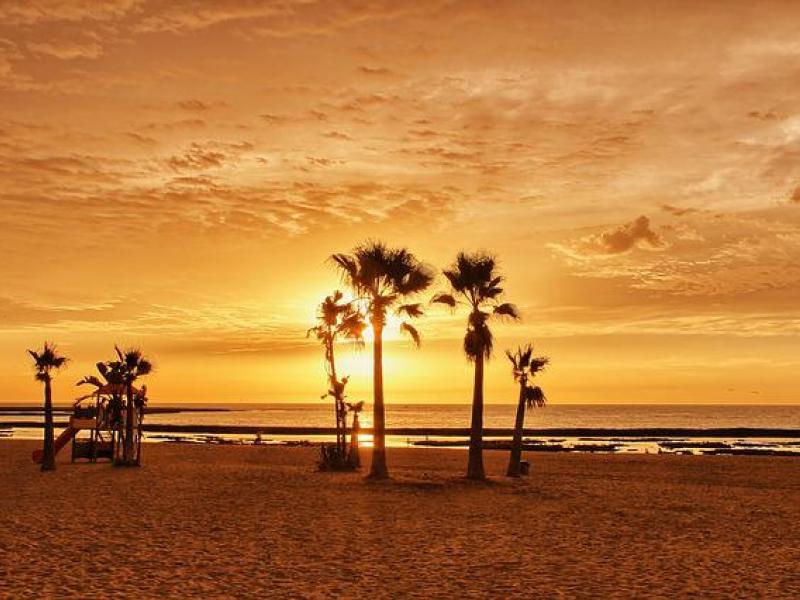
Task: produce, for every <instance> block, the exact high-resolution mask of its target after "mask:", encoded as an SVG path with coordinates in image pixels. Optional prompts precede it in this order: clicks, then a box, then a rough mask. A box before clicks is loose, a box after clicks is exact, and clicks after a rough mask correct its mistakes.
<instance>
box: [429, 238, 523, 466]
mask: <svg viewBox="0 0 800 600" xmlns="http://www.w3.org/2000/svg"><path fill="white" fill-rule="evenodd" d="M443 273H444V276H445V277H446V278H447V281H448V282H449V283H450V288H451V290H450V291H451V293H441V294H437V295H435V296H434V297H433V298H432V299H431V301H432V302H439V303H442V304H446V305H447V306H449V307H451V308H455V307H456V306H457V305H458V304H464V305H466V306H467V308H468V309H469V311H470V312H469V315H468V317H467V331H466V334H465V335H464V353H465V354H466V355H467V359H468V360H470V361H472V362H474V363H475V376H474V382H473V388H472V424H471V428H470V436H469V462H468V465H467V478H468V479H485V477H486V474H485V471H484V469H483V367H484V361H485V360H488V359H489V358H490V357H491V355H492V347H493V339H492V332H491V330H490V329H489V325H488V321H489V319H490V318H491V317H492V316H495V315H496V316H498V317H509V318H511V319H519V313H518V311H517V308H516V307H515V306H514V305H513V304H509V303H507V302H503V303H501V302H500V301H499V299H500V297H501V296H502V294H503V288H501V287H500V285H501V283H502V282H503V277H502V275H499V274H498V272H497V261H496V260H495V258H494V257H493V256H491V255H489V254H486V253H483V252H476V253H474V254H467V253H465V252H459V253H458V256H457V257H456V260H455V262H454V263H453V264H452V265H451V266H450V267H449V268H447V269H444V271H443Z"/></svg>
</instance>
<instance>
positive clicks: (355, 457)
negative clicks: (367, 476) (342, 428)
mask: <svg viewBox="0 0 800 600" xmlns="http://www.w3.org/2000/svg"><path fill="white" fill-rule="evenodd" d="M346 405H347V410H348V411H349V412H351V413H353V425H352V427H351V428H350V452H349V453H348V454H347V461H348V462H349V463H350V466H351V467H353V468H354V469H358V468H359V467H361V454H360V453H359V451H358V433H359V431H361V424H360V423H359V421H358V413H360V412H361V411H362V410H364V402H363V401H362V402H347V403H346Z"/></svg>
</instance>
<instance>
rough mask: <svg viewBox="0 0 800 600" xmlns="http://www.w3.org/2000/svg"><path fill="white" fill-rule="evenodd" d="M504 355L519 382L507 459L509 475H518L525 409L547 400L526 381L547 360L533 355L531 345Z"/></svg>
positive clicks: (515, 379) (545, 363)
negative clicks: (512, 432)
mask: <svg viewBox="0 0 800 600" xmlns="http://www.w3.org/2000/svg"><path fill="white" fill-rule="evenodd" d="M506 356H508V360H510V361H511V364H512V365H513V373H514V381H516V382H517V383H518V384H519V400H518V402H517V418H516V420H515V421H514V438H513V440H512V442H511V457H510V459H509V461H508V471H506V475H508V476H509V477H519V475H520V461H521V460H522V429H523V426H524V423H525V409H526V408H529V409H530V408H534V407H536V406H539V407H542V406H544V405H545V403H546V402H547V399H546V398H545V395H544V392H543V391H542V388H540V387H539V386H538V385H535V386H534V385H530V384H529V383H528V381H529V380H530V379H532V378H533V377H535V376H536V374H537V373H539V372H540V371H542V370H543V369H544V368H545V367H546V366H547V363H548V362H549V359H548V358H547V357H546V356H534V355H533V345H532V344H528V345H526V346H525V347H519V348H517V351H516V352H514V353H512V352H510V351H508V350H506Z"/></svg>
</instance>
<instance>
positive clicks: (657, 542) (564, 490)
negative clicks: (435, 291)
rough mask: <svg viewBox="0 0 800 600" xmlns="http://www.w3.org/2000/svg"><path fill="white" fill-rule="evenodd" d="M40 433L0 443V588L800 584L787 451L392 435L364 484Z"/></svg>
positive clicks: (526, 593) (316, 594) (308, 461)
mask: <svg viewBox="0 0 800 600" xmlns="http://www.w3.org/2000/svg"><path fill="white" fill-rule="evenodd" d="M35 447H37V444H35V443H33V442H23V441H4V442H0V597H3V598H6V597H8V598H44V597H59V598H106V597H136V598H155V597H161V598H166V597H171V598H177V597H203V598H223V597H256V596H260V597H266V598H284V597H285V598H289V597H309V598H324V597H352V598H365V597H372V598H389V597H392V598H403V597H419V598H430V597H435V598H447V597H450V598H452V597H497V598H500V597H506V598H507V597H535V596H543V597H553V598H573V597H631V596H637V597H649V598H669V597H674V596H676V595H678V596H683V597H685V596H689V595H694V596H700V597H762V598H764V597H770V598H796V597H798V595H800V572H798V564H800V502H798V501H797V498H798V492H800V461H798V460H796V459H793V458H780V457H775V458H765V457H721V456H718V457H689V456H653V455H650V456H647V455H627V456H620V455H616V456H615V455H569V454H536V455H530V457H529V458H530V459H531V460H532V461H533V463H534V468H533V474H532V476H530V477H528V478H524V479H521V480H519V481H511V480H507V479H505V478H502V477H493V478H492V480H491V481H490V482H489V483H487V484H470V483H466V482H465V481H464V480H462V479H461V478H460V475H461V472H462V469H463V465H464V460H465V454H464V452H462V451H458V450H446V449H391V450H390V455H389V459H390V465H391V466H392V468H393V472H392V474H393V481H391V482H388V483H368V482H365V481H364V480H363V478H362V477H361V476H360V475H358V474H322V473H317V472H315V470H314V461H315V458H316V449H315V448H302V447H301V448H289V447H219V446H185V445H168V444H151V445H147V446H146V447H145V453H146V454H145V459H144V460H145V466H144V467H142V468H141V469H119V468H112V467H110V466H108V465H107V464H96V465H89V464H76V465H71V464H69V463H68V462H65V461H66V456H60V457H59V458H60V463H59V469H58V470H57V471H56V472H55V473H47V474H42V473H40V472H39V471H38V470H37V468H36V467H35V466H34V465H33V464H32V463H31V462H30V459H29V456H30V451H31V450H32V449H34V448H35ZM65 454H66V453H65ZM367 458H368V457H367ZM505 461H506V454H505V453H498V452H488V453H487V468H488V470H489V472H490V473H491V474H492V475H499V474H501V473H502V471H503V468H504V465H505Z"/></svg>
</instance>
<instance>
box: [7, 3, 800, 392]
mask: <svg viewBox="0 0 800 600" xmlns="http://www.w3.org/2000/svg"><path fill="white" fill-rule="evenodd" d="M45 4H46V5H47V6H46V8H44V6H45ZM603 8H605V9H606V10H601V9H603ZM797 22H798V9H797V6H796V5H794V4H793V3H789V2H774V3H766V4H763V3H745V2H741V3H739V2H734V3H731V4H730V5H728V6H727V7H726V8H725V9H724V10H720V9H713V8H712V7H710V6H708V5H707V4H706V3H686V2H668V3H658V4H656V5H654V4H653V3H641V2H632V1H631V2H599V3H595V6H594V10H592V11H588V10H584V9H582V8H581V5H580V4H572V3H563V2H544V3H526V2H498V3H491V4H482V3H451V2H445V1H438V0H437V1H432V2H425V3H395V2H374V3H369V4H368V7H364V6H361V7H359V9H358V10H356V8H355V4H351V3H331V4H327V3H315V2H294V1H290V2H285V3H280V4H279V5H267V4H264V5H261V4H259V3H253V2H246V1H238V0H224V1H220V2H208V3H199V4H195V3H191V2H167V3H156V2H149V1H137V0H103V1H101V2H72V3H68V2H63V3H62V2H52V3H42V7H39V3H32V2H28V1H27V0H26V1H21V0H20V1H14V0H11V1H6V2H3V3H0V164H1V165H2V166H0V180H2V186H0V208H1V209H2V210H1V211H0V231H2V235H0V253H2V257H3V260H2V261H0V279H1V280H2V282H3V286H2V289H0V390H2V397H0V401H3V402H19V401H27V400H32V399H34V398H38V396H37V394H38V390H37V389H36V388H33V387H32V386H31V384H30V373H29V365H28V357H27V356H26V355H25V352H24V350H25V348H32V347H37V346H38V345H40V344H41V343H42V341H43V340H45V339H48V340H53V341H55V342H57V343H58V344H59V347H60V348H61V349H62V351H63V352H64V353H65V354H66V355H68V356H70V357H71V358H72V363H71V365H70V368H69V370H68V371H66V372H65V375H63V376H62V379H63V381H61V382H58V383H57V385H56V387H55V394H56V400H57V401H61V402H64V401H66V400H68V399H70V398H72V397H73V396H75V395H77V394H76V393H74V390H73V387H72V383H73V380H77V379H79V378H80V377H81V376H82V375H83V374H84V373H85V372H89V371H90V370H91V369H92V365H94V363H95V362H96V361H97V360H100V359H104V358H107V357H108V355H109V353H110V351H111V349H112V347H113V344H114V343H120V344H122V345H129V344H138V345H141V346H142V347H144V348H146V350H147V354H148V356H149V357H151V358H152V359H153V361H154V362H155V365H156V370H155V372H154V374H153V375H152V377H151V378H150V382H151V387H152V389H153V390H154V392H153V397H152V401H153V403H154V404H155V405H158V404H159V403H177V402H225V401H238V400H243V401H258V402H261V401H265V402H267V401H269V402H276V401H292V402H314V401H318V399H319V396H320V394H321V393H322V392H323V391H324V389H325V378H324V372H323V371H322V369H321V357H320V352H319V348H318V345H317V344H316V343H314V341H313V340H307V339H306V338H305V332H306V330H307V329H308V327H310V326H311V325H312V321H313V318H314V311H315V308H316V306H317V304H318V303H319V302H320V300H321V299H322V297H323V296H324V295H325V294H328V293H330V292H332V291H333V290H334V289H337V288H340V289H343V284H342V282H341V281H340V279H339V276H338V274H337V273H336V272H335V270H334V269H333V267H332V266H331V265H330V263H329V261H328V257H329V256H330V254H331V253H333V252H347V251H349V250H350V249H351V248H352V247H353V246H354V244H356V243H359V242H361V241H363V240H365V239H369V238H372V239H384V240H386V241H387V242H388V243H390V244H393V245H404V246H407V247H408V248H410V249H411V250H412V251H413V252H414V253H415V255H416V256H418V257H419V258H420V259H422V260H423V261H425V262H426V263H428V264H430V265H431V266H433V267H435V268H437V269H440V268H442V267H444V266H446V265H448V264H449V263H450V262H451V261H452V260H453V258H454V257H455V255H456V252H457V251H459V250H461V249H466V250H475V249H486V250H489V251H491V252H493V253H495V254H496V255H497V257H498V259H499V262H500V265H501V267H502V271H503V272H504V274H505V275H506V276H507V283H506V285H505V290H506V296H507V297H508V300H509V301H511V302H514V303H516V304H517V305H518V306H519V308H520V310H521V313H522V321H521V323H519V324H512V323H506V324H499V325H497V327H496V328H495V336H496V345H497V346H496V350H497V352H496V357H495V359H494V360H492V361H491V362H490V363H489V365H488V367H487V368H488V371H487V379H486V389H487V402H489V403H511V402H514V401H515V396H514V394H515V388H514V382H513V381H512V380H511V378H510V376H509V365H508V363H507V361H506V359H505V358H504V357H503V356H502V352H503V351H504V350H505V349H506V348H512V347H514V346H515V345H517V344H519V343H522V342H524V341H527V340H529V339H532V338H533V339H536V340H537V343H538V346H537V348H538V350H540V351H541V352H542V353H544V354H546V355H549V356H551V357H553V358H554V360H553V362H552V365H551V366H550V367H549V368H548V372H547V377H548V379H547V387H548V390H549V396H550V398H551V400H552V402H553V403H594V402H598V403H600V402H603V403H636V402H642V403H672V402H674V403H744V404H748V403H749V404H752V403H765V404H767V403H795V402H797V395H796V383H797V373H798V372H800V355H798V352H797V346H798V336H800V317H798V311H797V300H798V298H800V262H799V260H800V259H799V257H800V161H799V160H798V158H800V150H799V148H800V100H798V99H799V98H800V85H799V84H798V82H799V81H800V58H799V57H800V43H799V42H798V36H797ZM445 283H446V282H444V281H443V279H442V278H441V277H440V278H439V279H438V280H437V281H436V282H435V283H434V285H433V286H432V288H431V293H430V294H426V295H425V296H424V297H421V298H420V299H419V300H420V301H421V302H423V304H424V307H425V311H426V316H425V317H424V318H422V319H419V321H418V323H417V325H418V327H419V329H420V331H421V333H422V336H423V343H422V347H421V348H420V349H419V350H417V349H415V348H414V347H413V344H412V343H411V342H410V341H409V340H408V339H406V337H405V336H401V335H399V334H398V333H397V331H396V325H397V323H392V325H393V326H390V327H388V328H387V336H386V339H387V347H389V348H390V349H391V351H390V352H387V353H386V357H385V359H384V361H385V363H384V364H385V372H386V378H387V402H388V403H400V402H461V403H464V402H468V401H469V399H470V395H469V394H470V385H471V379H470V377H471V375H470V373H471V368H470V365H469V364H468V363H467V361H466V359H465V358H464V355H463V352H462V349H461V348H462V337H463V331H464V326H465V315H464V313H463V312H459V311H456V312H451V311H449V310H448V309H447V308H444V307H441V306H428V304H427V303H428V300H429V299H430V295H431V294H432V293H433V292H435V291H438V290H440V289H443V288H444V285H445ZM367 341H368V346H369V341H370V339H369V336H368V340H367ZM370 360H371V358H370V349H369V347H367V348H366V349H362V350H356V349H354V348H350V347H349V346H346V345H343V352H342V358H341V361H342V366H343V369H344V370H345V372H346V373H350V374H351V375H352V381H351V384H350V388H349V393H350V395H351V396H352V397H354V398H361V399H367V398H368V397H369V391H370V389H371V368H370V366H371V363H370Z"/></svg>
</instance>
